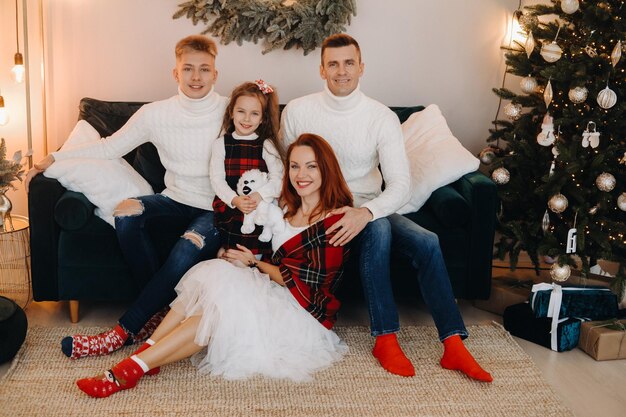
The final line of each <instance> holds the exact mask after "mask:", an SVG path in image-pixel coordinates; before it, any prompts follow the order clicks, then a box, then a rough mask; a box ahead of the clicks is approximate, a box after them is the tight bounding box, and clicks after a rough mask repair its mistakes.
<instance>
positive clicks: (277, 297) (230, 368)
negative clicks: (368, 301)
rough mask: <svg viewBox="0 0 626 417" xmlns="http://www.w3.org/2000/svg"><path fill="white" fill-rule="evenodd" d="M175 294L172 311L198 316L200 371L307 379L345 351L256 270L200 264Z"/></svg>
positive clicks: (221, 262)
mask: <svg viewBox="0 0 626 417" xmlns="http://www.w3.org/2000/svg"><path fill="white" fill-rule="evenodd" d="M176 292H177V293H178V297H177V298H176V299H175V300H174V301H173V302H172V304H171V307H172V309H173V310H174V311H176V312H177V313H179V314H183V315H185V316H186V317H190V316H194V315H201V316H202V318H201V319H200V324H199V325H198V330H197V332H196V336H195V343H197V344H198V345H201V346H207V348H206V349H203V350H202V351H201V352H199V353H197V354H196V355H194V356H193V357H192V358H191V360H192V363H193V364H194V365H195V366H196V367H197V368H198V370H199V371H200V372H201V373H208V374H211V375H221V376H223V377H224V378H228V379H243V378H247V377H250V376H253V375H256V374H260V375H264V376H268V377H272V378H287V379H291V380H294V381H306V380H309V379H311V376H312V374H313V373H314V372H316V371H318V370H320V369H323V368H325V367H327V366H329V365H331V364H332V363H333V362H335V361H337V360H340V359H341V358H342V356H343V355H344V354H345V353H346V352H347V350H348V347H347V346H346V344H345V343H344V342H342V341H341V340H340V339H339V337H338V336H337V335H336V334H335V333H334V332H333V331H331V330H328V329H326V328H325V327H324V326H322V325H321V324H320V323H319V322H318V321H317V320H315V319H314V318H313V317H312V316H311V315H310V314H309V313H308V312H306V311H305V310H304V309H303V308H302V307H301V306H300V305H299V304H298V302H297V301H296V300H295V298H294V297H293V296H292V295H291V293H290V292H289V290H288V289H287V288H285V287H282V286H280V285H278V284H276V283H275V282H273V281H271V280H270V279H269V277H268V276H267V275H266V274H263V273H261V272H259V271H258V270H257V269H256V268H255V269H251V268H246V267H237V266H234V265H232V264H231V263H229V262H226V261H224V260H221V259H213V260H210V261H205V262H202V263H200V264H198V265H196V266H194V267H193V268H192V269H190V270H189V272H187V274H185V276H184V277H183V278H182V279H181V281H180V282H179V283H178V285H177V286H176Z"/></svg>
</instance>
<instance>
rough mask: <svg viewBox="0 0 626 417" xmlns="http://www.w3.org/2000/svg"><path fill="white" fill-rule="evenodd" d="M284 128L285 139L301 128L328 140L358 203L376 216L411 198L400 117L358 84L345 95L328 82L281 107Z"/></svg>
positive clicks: (382, 215) (294, 137) (355, 202)
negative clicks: (318, 90) (341, 94)
mask: <svg viewBox="0 0 626 417" xmlns="http://www.w3.org/2000/svg"><path fill="white" fill-rule="evenodd" d="M281 131H282V134H283V140H284V141H285V143H286V144H290V143H292V142H293V141H295V140H296V139H297V138H298V136H300V135H301V134H302V133H314V134H316V135H319V136H321V137H323V138H324V139H326V140H327V141H328V142H329V143H330V145H331V146H332V148H333V150H334V151H335V154H336V155H337V159H338V160H339V165H340V166H341V171H342V173H343V175H344V177H345V179H346V182H347V183H348V187H349V188H350V191H352V195H353V197H354V205H355V207H366V208H367V209H369V211H370V212H372V215H373V220H376V219H378V218H381V217H385V216H388V215H390V214H392V213H395V212H396V211H397V210H398V209H399V208H400V207H402V206H403V205H404V204H405V203H406V202H407V201H408V199H409V190H410V185H411V177H410V174H409V163H408V160H407V156H406V152H405V149H404V139H403V136H402V129H401V128H400V122H399V120H398V117H397V116H396V115H395V114H394V113H393V111H391V110H390V109H389V108H388V107H387V106H385V105H383V104H381V103H379V102H378V101H376V100H373V99H371V98H369V97H367V96H366V95H365V94H363V93H362V92H361V90H360V88H359V87H357V88H356V90H354V91H353V92H352V93H351V94H350V95H348V96H345V97H337V96H335V95H333V94H332V92H331V91H330V90H329V89H328V87H325V88H324V91H322V92H320V93H315V94H310V95H308V96H304V97H300V98H297V99H295V100H292V101H291V102H289V104H288V105H287V106H286V107H285V109H284V110H283V113H282V120H281ZM379 163H380V167H381V169H382V176H381V173H380V171H379V169H378V165H379ZM383 178H384V179H385V191H384V192H383V191H381V186H382V180H383Z"/></svg>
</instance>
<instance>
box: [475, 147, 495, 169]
mask: <svg viewBox="0 0 626 417" xmlns="http://www.w3.org/2000/svg"><path fill="white" fill-rule="evenodd" d="M495 158H496V153H495V151H494V150H493V148H492V147H490V146H489V147H487V148H485V149H483V150H482V151H480V154H479V155H478V159H480V162H482V163H483V164H485V165H489V164H491V163H492V162H493V160H494V159H495Z"/></svg>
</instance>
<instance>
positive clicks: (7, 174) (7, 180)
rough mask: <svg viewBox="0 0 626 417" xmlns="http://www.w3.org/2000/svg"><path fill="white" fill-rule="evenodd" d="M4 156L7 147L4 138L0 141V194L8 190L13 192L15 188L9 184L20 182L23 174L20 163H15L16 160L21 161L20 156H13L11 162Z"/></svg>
mask: <svg viewBox="0 0 626 417" xmlns="http://www.w3.org/2000/svg"><path fill="white" fill-rule="evenodd" d="M6 155H7V147H6V143H5V142H4V138H2V139H0V193H4V192H6V191H7V190H8V189H9V188H10V189H12V190H15V189H16V188H15V186H14V185H13V184H11V183H12V182H13V181H15V180H20V181H22V175H23V174H24V171H23V170H22V169H21V168H22V165H21V164H20V161H19V160H18V161H15V159H16V158H20V159H21V154H20V153H18V154H16V155H17V156H14V157H13V160H11V161H9V160H7V159H5V158H6Z"/></svg>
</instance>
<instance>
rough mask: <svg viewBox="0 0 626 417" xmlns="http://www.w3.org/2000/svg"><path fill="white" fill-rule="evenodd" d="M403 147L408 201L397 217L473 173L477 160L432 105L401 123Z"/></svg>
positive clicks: (419, 206)
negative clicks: (408, 179)
mask: <svg viewBox="0 0 626 417" xmlns="http://www.w3.org/2000/svg"><path fill="white" fill-rule="evenodd" d="M402 133H403V134H404V145H405V148H406V153H407V156H408V159H409V165H410V169H411V199H410V200H409V202H408V203H407V204H406V205H405V206H403V207H402V208H400V210H398V213H400V214H406V213H411V212H414V211H417V210H419V209H420V208H421V207H422V206H423V205H424V203H426V200H428V197H430V195H431V194H432V193H433V191H435V190H436V189H437V188H440V187H443V186H444V185H447V184H450V183H452V182H454V181H456V180H458V179H459V178H461V177H462V176H463V175H465V174H468V173H470V172H473V171H476V170H477V169H478V166H479V164H480V161H479V160H478V158H476V157H475V156H474V155H472V154H471V153H470V152H469V151H468V150H467V149H465V148H464V147H463V145H461V142H459V140H458V139H457V138H455V137H454V136H453V135H452V132H451V131H450V128H449V127H448V124H447V123H446V119H444V117H443V115H442V114H441V110H439V107H437V105H435V104H431V105H430V106H428V107H426V108H425V109H424V110H422V111H420V112H417V113H413V114H412V115H411V116H410V117H409V118H408V119H407V121H406V122H404V123H402Z"/></svg>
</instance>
